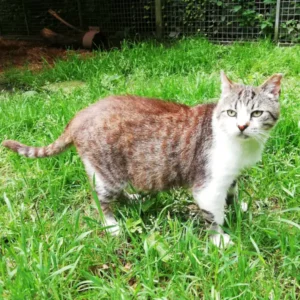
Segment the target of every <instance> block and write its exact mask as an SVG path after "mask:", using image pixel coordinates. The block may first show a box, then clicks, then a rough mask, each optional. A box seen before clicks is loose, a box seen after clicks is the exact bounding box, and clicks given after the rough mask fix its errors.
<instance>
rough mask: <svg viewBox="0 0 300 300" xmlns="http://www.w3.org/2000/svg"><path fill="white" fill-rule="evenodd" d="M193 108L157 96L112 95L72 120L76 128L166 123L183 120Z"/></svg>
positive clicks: (72, 124) (82, 111)
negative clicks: (125, 122)
mask: <svg viewBox="0 0 300 300" xmlns="http://www.w3.org/2000/svg"><path fill="white" fill-rule="evenodd" d="M190 110H191V107H189V106H187V105H184V104H178V103H174V102H168V101H163V100H158V99H151V98H143V97H138V96H110V97H107V98H104V99H102V100H100V101H98V102H96V103H94V104H92V105H90V106H89V107H87V108H85V109H83V110H81V111H80V112H79V113H78V114H77V115H76V116H75V117H74V119H73V120H72V121H71V122H70V126H71V127H72V128H73V130H76V131H77V130H78V129H83V128H87V127H94V128H95V127H98V126H101V127H103V126H104V127H105V126H106V125H108V123H109V125H110V126H112V125H113V124H114V125H116V124H118V123H124V121H131V122H136V123H138V122H151V123H153V122H154V123H157V122H163V121H164V120H168V119H172V120H175V119H179V120H180V119H182V118H183V116H185V117H186V116H187V114H188V113H189V111H190Z"/></svg>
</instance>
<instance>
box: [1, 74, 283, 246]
mask: <svg viewBox="0 0 300 300" xmlns="http://www.w3.org/2000/svg"><path fill="white" fill-rule="evenodd" d="M281 78H282V75H281V74H275V75H273V76H272V77H270V78H269V79H268V80H267V81H266V82H265V83H264V84H262V85H261V86H260V87H253V86H245V85H242V84H237V83H233V82H232V81H231V80H229V79H228V78H227V76H226V75H225V74H224V73H223V72H221V90H222V93H221V98H220V100H219V102H218V103H217V104H216V103H211V104H201V105H196V106H194V107H188V106H186V105H183V104H176V103H171V102H164V101H161V100H155V99H146V98H141V97H136V96H110V97H108V98H106V99H104V100H101V101H99V102H97V103H95V104H93V105H91V106H90V107H88V108H86V109H84V110H82V111H80V112H79V113H78V114H77V115H76V116H75V117H74V118H73V119H72V120H71V121H70V123H69V124H68V125H67V127H66V128H65V130H64V132H63V133H62V135H61V136H60V137H59V138H58V139H57V140H56V141H55V142H53V143H52V144H50V145H49V146H46V147H37V148H36V147H30V146H25V145H23V144H21V143H19V142H17V141H11V140H7V141H4V142H3V146H5V147H7V148H10V149H11V150H13V151H15V152H17V153H18V154H20V155H24V156H26V157H30V158H40V157H48V156H51V155H56V154H59V153H61V152H62V151H64V150H65V149H67V148H68V147H69V146H71V145H72V144H73V145H75V147H76V148H77V151H78V153H79V155H80V157H81V159H82V161H83V164H84V166H85V169H86V172H87V174H88V176H89V178H90V180H92V181H93V182H94V184H95V191H96V193H97V195H98V198H99V200H100V203H101V208H102V211H103V215H104V222H105V224H106V225H107V226H108V227H107V228H108V230H109V231H110V232H111V233H112V234H118V232H119V226H118V223H117V221H116V219H115V217H114V215H113V212H112V210H111V208H110V203H111V201H112V200H114V199H117V198H118V197H120V195H121V194H122V191H123V190H124V188H125V187H126V185H127V184H128V183H131V184H132V185H133V186H134V187H136V188H137V189H139V190H144V191H161V190H166V189H169V188H171V187H178V186H183V187H188V188H191V189H192V193H193V196H194V199H195V201H196V203H197V204H198V205H199V207H200V209H201V210H202V212H203V215H204V218H205V219H206V221H207V223H208V224H210V225H209V228H210V229H211V230H212V232H213V233H212V234H211V235H210V238H211V240H212V242H213V243H214V244H215V245H217V246H226V245H227V244H230V243H231V241H230V237H229V235H227V234H225V233H224V232H223V231H222V228H221V225H222V224H223V222H224V210H225V204H226V198H227V193H229V195H228V198H227V199H230V197H231V198H232V189H233V185H234V184H233V183H234V182H235V179H236V178H237V176H238V174H239V173H240V171H241V170H242V169H243V168H244V167H247V166H250V165H253V164H254V163H256V162H257V161H258V160H259V159H260V158H261V154H262V150H263V146H264V144H265V142H266V140H267V138H268V137H269V132H270V129H271V128H272V127H273V126H274V125H275V123H276V121H277V120H278V117H279V102H278V98H279V94H280V81H281Z"/></svg>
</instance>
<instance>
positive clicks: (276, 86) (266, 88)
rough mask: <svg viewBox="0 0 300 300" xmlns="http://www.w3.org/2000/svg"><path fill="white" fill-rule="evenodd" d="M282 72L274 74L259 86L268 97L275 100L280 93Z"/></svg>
mask: <svg viewBox="0 0 300 300" xmlns="http://www.w3.org/2000/svg"><path fill="white" fill-rule="evenodd" d="M281 79H282V74H274V75H273V76H271V77H270V78H269V79H268V80H267V81H265V82H264V83H263V84H262V85H261V86H260V88H261V90H262V91H263V92H264V93H265V94H267V95H268V96H269V98H271V99H274V100H277V99H278V97H279V95H280V83H281Z"/></svg>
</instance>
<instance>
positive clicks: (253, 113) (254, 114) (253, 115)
mask: <svg viewBox="0 0 300 300" xmlns="http://www.w3.org/2000/svg"><path fill="white" fill-rule="evenodd" d="M262 113H263V112H262V111H261V110H255V111H254V112H252V113H251V117H254V118H258V117H260V116H261V115H262Z"/></svg>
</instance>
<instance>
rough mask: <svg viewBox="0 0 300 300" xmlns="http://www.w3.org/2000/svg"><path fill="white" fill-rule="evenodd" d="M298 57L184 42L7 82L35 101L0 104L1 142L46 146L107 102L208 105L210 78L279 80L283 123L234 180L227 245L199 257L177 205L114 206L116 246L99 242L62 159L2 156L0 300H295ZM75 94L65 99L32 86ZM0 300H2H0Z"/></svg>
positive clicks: (200, 243) (81, 177)
mask: <svg viewBox="0 0 300 300" xmlns="http://www.w3.org/2000/svg"><path fill="white" fill-rule="evenodd" d="M299 53H300V47H291V48H278V47H275V46H273V45H272V44H271V43H268V42H261V43H252V44H243V45H240V44H235V45H232V46H221V45H214V44H211V43H209V42H207V41H205V40H201V39H191V40H183V41H181V42H179V43H178V44H176V45H174V46H172V47H169V48H166V47H163V46H154V45H151V44H148V43H142V44H139V45H129V44H127V45H125V46H124V47H123V49H122V50H121V51H112V52H109V53H95V55H94V56H93V57H92V58H88V59H85V60H82V59H81V58H80V57H78V56H76V55H75V56H71V57H69V59H68V60H67V61H58V62H57V63H56V65H55V67H54V68H53V69H50V68H47V66H45V69H44V70H43V71H42V72H40V73H31V72H30V71H20V70H10V71H8V72H6V74H5V79H6V80H7V81H9V82H11V83H13V84H16V85H17V86H21V85H22V86H24V85H25V86H27V87H28V88H29V89H31V90H37V91H38V92H37V93H36V94H35V95H33V96H30V97H29V96H25V95H23V94H22V92H17V93H15V94H3V95H0V140H3V139H6V138H10V139H17V140H20V141H21V142H24V143H27V144H32V145H44V144H47V143H50V142H51V141H53V140H54V139H55V138H56V137H58V136H59V134H60V133H61V131H62V130H63V128H64V126H65V125H66V124H67V122H68V120H69V119H70V118H72V116H73V115H74V114H75V113H76V112H77V111H78V110H80V109H81V108H83V107H85V106H87V105H89V104H90V103H93V102H95V101H97V99H99V98H101V97H105V96H107V95H110V94H127V93H128V94H137V95H143V96H151V97H159V98H163V99H173V100H174V101H178V102H182V103H186V104H190V105H193V104H196V103H202V102H207V101H209V99H212V98H218V97H219V94H220V87H219V86H220V80H219V71H220V69H224V70H225V71H226V73H227V74H228V75H229V76H230V77H231V78H232V79H234V80H241V81H243V82H244V83H247V84H260V83H261V82H262V81H263V80H265V79H266V78H267V77H268V76H269V75H271V74H273V73H276V72H281V73H284V75H285V77H284V79H283V88H282V94H281V100H280V101H281V104H282V114H281V120H280V122H279V124H278V126H277V127H276V129H275V130H274V131H273V134H272V137H271V139H270V140H269V142H268V144H267V146H266V149H265V152H264V155H263V158H262V161H261V162H260V163H258V164H257V165H256V166H254V167H253V168H251V169H249V170H247V171H245V172H244V173H243V174H242V177H241V179H240V180H239V186H240V188H239V199H240V200H244V201H247V202H248V203H249V205H250V209H249V211H248V212H246V213H242V212H241V211H240V209H239V207H236V208H235V210H234V209H232V210H231V211H230V212H229V214H228V218H227V229H226V230H227V231H228V232H229V233H230V235H231V236H232V239H233V241H234V243H235V245H234V246H232V247H230V248H228V249H226V250H219V249H217V248H216V247H214V246H213V245H211V244H210V243H209V242H208V240H207V237H206V235H205V232H204V230H203V225H202V223H201V221H199V218H197V217H189V216H188V209H187V207H188V206H189V205H190V204H191V203H192V197H191V195H190V193H189V192H187V191H184V190H174V191H170V192H169V193H160V194H158V195H157V196H155V197H150V199H149V200H148V201H147V202H145V203H143V204H134V205H131V206H130V205H125V204H122V205H117V206H116V207H115V211H116V214H117V217H118V220H119V221H120V223H121V227H122V230H123V231H122V234H121V235H120V236H119V237H117V238H112V237H110V236H108V235H105V234H104V232H103V228H102V227H101V225H100V224H98V222H97V221H96V219H95V213H94V209H93V208H92V207H91V201H92V196H91V188H90V186H89V183H88V180H87V178H86V176H85V172H84V170H83V166H82V164H81V161H80V159H79V157H78V155H77V154H76V152H75V150H74V149H72V150H70V151H68V152H66V153H64V154H62V155H60V156H58V157H53V158H49V159H43V160H30V159H26V158H23V157H19V156H17V155H16V154H14V153H11V152H8V151H7V150H5V149H3V147H0V228H1V230H0V247H1V252H0V253H1V259H0V295H2V298H4V299H199V298H201V299H202V298H203V299H234V297H236V299H299V294H300V272H299V270H300V226H299V219H300V208H299V204H300V153H299V152H300V151H299V149H300V128H299V123H298V122H299V121H300V57H299V55H300V54H299ZM65 80H83V81H85V82H86V83H87V85H86V87H85V88H80V89H77V90H75V91H73V92H72V93H70V94H66V93H63V92H60V91H57V92H46V91H43V90H41V89H40V87H41V86H42V85H44V84H47V83H49V82H50V83H51V82H60V81H65ZM0 297H1V296H0Z"/></svg>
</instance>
